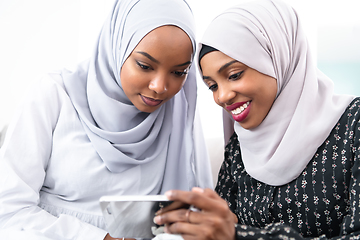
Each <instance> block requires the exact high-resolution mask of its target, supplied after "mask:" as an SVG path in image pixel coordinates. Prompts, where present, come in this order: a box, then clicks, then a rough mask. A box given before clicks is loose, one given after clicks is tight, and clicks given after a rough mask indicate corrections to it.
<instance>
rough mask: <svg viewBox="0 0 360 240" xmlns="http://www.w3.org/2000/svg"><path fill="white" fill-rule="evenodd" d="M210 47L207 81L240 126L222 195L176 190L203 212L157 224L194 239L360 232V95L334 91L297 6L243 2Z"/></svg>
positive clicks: (272, 0) (266, 0) (214, 27)
mask: <svg viewBox="0 0 360 240" xmlns="http://www.w3.org/2000/svg"><path fill="white" fill-rule="evenodd" d="M200 45H201V46H200V48H201V50H200V52H199V61H200V68H201V69H200V70H201V73H202V75H203V79H204V82H205V84H206V85H207V86H208V87H209V89H210V90H211V91H212V92H213V96H214V100H215V102H216V103H217V104H218V105H220V106H221V107H223V108H224V109H225V110H226V111H227V112H228V115H230V116H231V117H232V119H233V122H234V128H233V129H235V132H234V134H233V135H232V136H231V138H230V140H229V142H228V144H227V146H226V148H225V160H224V163H223V165H222V167H221V170H220V173H219V178H218V183H217V186H216V189H215V191H216V193H215V192H213V191H212V190H210V189H205V190H203V189H199V188H194V189H193V191H190V192H186V191H185V192H183V191H169V192H167V193H166V195H167V196H168V197H169V198H170V199H171V200H174V201H181V202H184V203H186V204H189V205H193V206H195V207H196V208H198V209H201V211H190V210H184V209H180V210H176V211H172V212H168V213H166V210H163V213H164V214H160V213H159V216H157V217H156V218H155V222H157V223H158V224H164V223H166V224H168V226H167V228H166V231H167V232H170V233H181V234H182V236H183V237H184V238H185V239H234V238H236V239H243V238H244V239H291V238H293V239H301V238H303V237H306V238H315V237H316V238H317V237H319V238H324V239H325V238H351V237H354V238H358V237H360V223H359V219H360V208H359V206H360V184H359V183H358V182H359V179H358V177H359V176H360V175H359V174H360V168H359V167H360V165H359V164H360V162H359V157H360V98H355V97H354V96H348V95H336V94H334V93H333V83H332V81H331V80H330V79H329V78H328V77H326V76H325V75H324V74H322V73H321V72H320V71H319V70H318V69H317V68H316V64H315V62H314V61H313V60H312V58H311V55H310V50H309V47H308V43H307V40H306V37H305V35H304V32H303V29H302V26H301V22H300V21H299V18H298V15H297V13H296V12H295V11H294V10H293V9H292V8H291V7H290V6H288V5H287V4H285V3H284V2H282V1H280V0H260V1H254V2H248V3H245V4H241V5H237V6H234V7H232V8H230V9H228V10H227V11H225V12H224V13H222V14H220V15H219V16H218V17H216V18H215V19H214V20H213V21H212V23H211V24H210V26H209V27H208V29H207V30H206V32H205V34H204V37H203V40H202V42H201V44H200ZM220 197H221V198H220ZM224 200H225V201H224ZM230 210H231V211H230ZM233 214H234V215H235V217H234V215H233ZM234 223H235V227H234Z"/></svg>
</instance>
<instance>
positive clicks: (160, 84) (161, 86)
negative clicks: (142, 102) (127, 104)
mask: <svg viewBox="0 0 360 240" xmlns="http://www.w3.org/2000/svg"><path fill="white" fill-rule="evenodd" d="M166 85H167V80H166V77H165V76H162V75H159V76H156V77H155V78H153V79H152V80H151V81H150V83H149V89H150V90H152V91H154V92H156V93H157V94H162V93H165V92H166V91H167V87H166Z"/></svg>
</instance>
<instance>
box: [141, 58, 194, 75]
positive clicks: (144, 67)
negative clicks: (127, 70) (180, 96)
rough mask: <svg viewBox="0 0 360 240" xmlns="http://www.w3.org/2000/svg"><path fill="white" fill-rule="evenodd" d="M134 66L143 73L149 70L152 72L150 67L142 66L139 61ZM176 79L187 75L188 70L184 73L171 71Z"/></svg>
mask: <svg viewBox="0 0 360 240" xmlns="http://www.w3.org/2000/svg"><path fill="white" fill-rule="evenodd" d="M136 64H137V65H138V66H139V67H140V68H141V69H142V70H144V71H149V70H153V68H152V67H150V66H148V65H145V64H142V63H140V62H139V61H136ZM172 73H173V74H174V75H175V76H176V77H183V76H185V75H187V74H188V69H186V70H184V71H173V72H172Z"/></svg>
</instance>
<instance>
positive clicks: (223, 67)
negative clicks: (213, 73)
mask: <svg viewBox="0 0 360 240" xmlns="http://www.w3.org/2000/svg"><path fill="white" fill-rule="evenodd" d="M237 62H238V61H237V60H232V61H230V62H228V63H225V64H224V65H223V66H222V67H221V68H220V69H219V70H218V73H220V72H221V71H222V70H224V69H225V68H227V67H228V66H230V65H231V64H234V63H237Z"/></svg>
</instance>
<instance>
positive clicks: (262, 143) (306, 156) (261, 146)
mask: <svg viewBox="0 0 360 240" xmlns="http://www.w3.org/2000/svg"><path fill="white" fill-rule="evenodd" d="M201 42H202V44H205V45H208V46H211V47H214V48H216V49H218V50H219V51H221V52H223V53H225V54H226V55H228V56H230V57H232V58H234V59H236V60H238V61H240V62H242V63H244V64H246V65H247V66H249V67H251V68H253V69H255V70H257V71H259V72H261V73H263V74H266V75H268V76H271V77H274V78H275V79H277V87H278V90H277V98H276V100H275V102H274V104H273V106H272V107H271V109H270V112H269V113H268V115H267V117H266V118H265V119H264V121H263V122H262V123H261V124H260V125H259V126H258V127H256V128H254V129H251V130H246V129H244V128H242V127H241V126H240V124H238V123H237V122H235V126H234V127H235V131H236V133H237V135H238V139H239V142H240V149H241V155H242V160H243V162H244V166H245V168H246V171H247V172H248V174H250V176H252V177H253V178H255V179H257V180H259V181H261V182H264V183H266V184H269V185H273V186H279V185H283V184H286V183H289V182H290V181H292V180H293V179H295V178H296V177H298V176H299V175H300V173H301V172H302V171H303V169H304V168H305V167H306V165H307V164H308V163H309V161H310V160H311V159H312V157H313V155H314V154H315V152H316V151H317V148H318V147H319V146H320V145H321V144H322V143H323V142H324V140H325V139H326V138H327V137H328V135H329V133H330V132H331V130H332V129H333V127H334V125H335V124H336V123H337V121H338V120H339V118H340V117H341V115H342V114H343V112H344V110H345V109H346V107H347V106H348V104H349V103H350V102H351V101H352V100H353V98H354V97H353V96H347V95H335V94H334V93H333V83H332V81H331V80H330V79H329V78H328V77H326V76H325V75H324V74H322V73H321V72H320V71H319V70H318V69H317V67H316V65H315V62H314V61H313V59H312V58H311V55H310V50H309V45H308V42H307V39H306V37H305V34H304V31H303V29H302V27H301V24H300V21H299V19H298V15H297V13H296V12H295V11H294V9H292V8H291V7H290V6H288V5H286V4H285V3H284V2H281V1H277V0H260V1H255V2H248V3H245V4H241V5H237V6H234V7H232V8H230V9H228V10H226V11H225V12H224V13H222V14H220V15H219V16H218V17H217V18H215V19H214V20H213V22H212V23H211V24H210V26H209V27H208V29H207V30H206V32H205V34H204V37H203V40H202V41H201ZM200 47H201V46H200Z"/></svg>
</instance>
